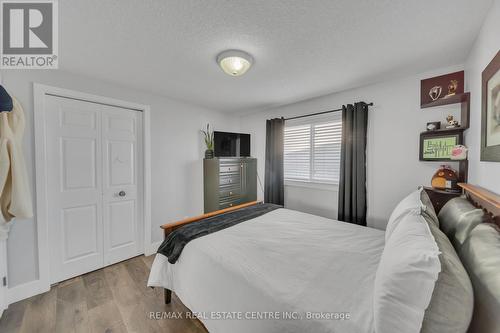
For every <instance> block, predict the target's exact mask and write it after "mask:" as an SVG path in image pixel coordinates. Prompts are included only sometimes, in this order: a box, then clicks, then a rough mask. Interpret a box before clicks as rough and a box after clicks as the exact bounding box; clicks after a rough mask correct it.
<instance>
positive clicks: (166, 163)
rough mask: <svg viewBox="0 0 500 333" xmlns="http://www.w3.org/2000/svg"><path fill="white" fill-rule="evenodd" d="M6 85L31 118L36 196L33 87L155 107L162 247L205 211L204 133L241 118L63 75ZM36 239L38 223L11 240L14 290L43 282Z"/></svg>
mask: <svg viewBox="0 0 500 333" xmlns="http://www.w3.org/2000/svg"><path fill="white" fill-rule="evenodd" d="M2 79H3V84H4V87H5V88H6V89H7V90H8V91H9V93H10V94H11V95H13V96H15V97H16V98H17V99H18V100H19V101H20V102H21V104H22V106H23V107H24V111H25V113H26V116H27V128H26V134H25V138H24V153H25V156H26V163H27V168H28V174H29V177H30V180H31V182H30V183H31V190H32V193H33V194H34V189H35V187H34V137H33V87H32V83H33V82H38V83H43V84H47V85H52V86H56V87H61V88H66V89H72V90H77V91H82V92H86V93H90V94H96V95H101V96H107V97H112V98H117V99H122V100H127V101H131V102H136V103H141V104H147V105H150V106H151V155H152V193H151V194H152V195H151V198H152V203H151V204H152V205H151V206H152V237H153V241H161V237H162V234H161V231H160V229H159V226H160V225H161V224H163V223H166V222H168V221H171V220H176V219H179V218H182V217H185V216H188V215H189V216H191V215H196V214H199V213H202V211H203V182H202V158H203V152H204V147H203V143H202V139H201V136H200V133H199V130H200V129H201V128H202V127H203V126H204V125H205V124H206V123H207V122H210V124H213V125H214V126H215V128H216V129H219V130H227V131H237V130H238V124H239V123H238V120H237V118H236V117H233V116H230V115H227V114H221V113H218V112H215V111H211V110H207V109H203V108H200V107H196V106H191V105H187V104H185V103H181V102H177V101H173V100H170V99H167V98H163V97H159V96H154V95H151V94H148V93H144V92H140V91H135V90H131V89H127V88H123V87H119V86H116V85H111V84H107V83H105V82H99V81H95V80H92V79H89V78H85V77H80V76H75V75H72V74H69V73H64V72H61V71H54V70H48V71H45V70H38V71H23V70H15V71H14V70H10V71H4V72H3V73H2ZM130 79H131V80H133V78H130ZM165 79H168V78H165ZM33 197H34V195H33ZM36 237H37V235H36V218H34V219H28V220H19V221H16V222H15V224H14V225H13V228H12V231H11V234H10V237H9V240H8V268H9V286H10V287H11V288H12V287H14V286H16V285H20V284H23V283H26V282H28V281H32V280H36V279H37V278H38V263H37V257H38V254H37V248H36V247H37V245H36Z"/></svg>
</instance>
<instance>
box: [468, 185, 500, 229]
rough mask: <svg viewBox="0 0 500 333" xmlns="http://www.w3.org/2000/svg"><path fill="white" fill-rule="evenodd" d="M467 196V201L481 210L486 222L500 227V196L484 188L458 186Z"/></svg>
mask: <svg viewBox="0 0 500 333" xmlns="http://www.w3.org/2000/svg"><path fill="white" fill-rule="evenodd" d="M458 186H460V187H461V188H462V190H463V191H464V194H465V195H466V196H467V199H469V201H470V202H471V203H472V204H473V205H474V206H476V207H478V208H481V209H482V210H483V211H484V213H485V215H486V221H485V222H489V223H494V224H496V225H497V226H499V227H500V195H498V194H496V193H493V192H491V191H488V190H486V189H484V188H482V187H479V186H476V185H471V184H465V183H460V184H458Z"/></svg>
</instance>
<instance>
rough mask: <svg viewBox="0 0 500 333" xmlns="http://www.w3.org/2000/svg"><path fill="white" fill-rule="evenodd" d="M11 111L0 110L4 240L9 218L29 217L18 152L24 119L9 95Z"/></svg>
mask: <svg viewBox="0 0 500 333" xmlns="http://www.w3.org/2000/svg"><path fill="white" fill-rule="evenodd" d="M12 100H13V104H14V107H13V109H12V111H11V112H0V239H6V238H7V235H8V231H9V228H10V225H11V224H12V222H10V221H11V220H12V219H13V218H28V217H32V216H33V208H32V203H31V194H30V189H29V184H28V176H27V173H26V166H25V163H24V156H23V152H22V139H23V135H24V127H25V118H24V112H23V109H22V107H21V105H20V104H19V102H18V101H17V100H16V99H15V98H12Z"/></svg>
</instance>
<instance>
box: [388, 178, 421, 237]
mask: <svg viewBox="0 0 500 333" xmlns="http://www.w3.org/2000/svg"><path fill="white" fill-rule="evenodd" d="M422 191H423V188H422V187H419V188H418V189H417V190H416V191H413V192H411V193H410V194H409V195H408V196H407V197H406V198H404V199H403V200H401V201H400V202H399V203H398V205H397V206H396V208H394V210H393V211H392V213H391V217H389V222H387V227H386V228H385V241H386V242H387V240H388V239H389V237H391V234H392V233H393V231H394V229H395V228H396V227H397V225H398V224H399V222H400V221H401V219H402V218H403V217H404V216H405V215H406V214H408V213H411V212H413V213H418V214H420V213H421V212H423V211H425V205H424V204H423V203H422V201H421V200H420V195H421V194H420V192H422Z"/></svg>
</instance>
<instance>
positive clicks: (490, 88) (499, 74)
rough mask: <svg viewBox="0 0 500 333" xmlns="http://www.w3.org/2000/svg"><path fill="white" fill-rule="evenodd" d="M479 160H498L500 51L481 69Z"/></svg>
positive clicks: (499, 157) (499, 156) (499, 134)
mask: <svg viewBox="0 0 500 333" xmlns="http://www.w3.org/2000/svg"><path fill="white" fill-rule="evenodd" d="M481 101H482V114H481V161H492V162H500V51H498V52H497V54H496V56H495V57H494V58H493V60H492V61H491V62H490V63H489V65H488V66H487V67H486V68H485V69H484V71H483V86H482V99H481Z"/></svg>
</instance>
